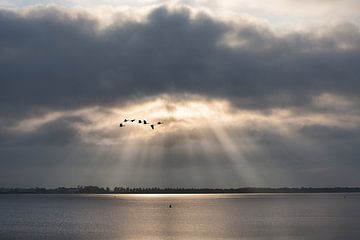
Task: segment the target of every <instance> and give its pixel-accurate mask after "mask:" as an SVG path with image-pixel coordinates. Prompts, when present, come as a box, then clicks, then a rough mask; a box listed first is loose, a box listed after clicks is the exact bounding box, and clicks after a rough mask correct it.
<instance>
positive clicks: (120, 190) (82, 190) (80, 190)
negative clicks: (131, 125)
mask: <svg viewBox="0 0 360 240" xmlns="http://www.w3.org/2000/svg"><path fill="white" fill-rule="evenodd" d="M356 192H360V187H326V188H312V187H300V188H289V187H282V188H267V187H264V188H261V187H243V188H224V189H220V188H156V187H154V188H124V187H115V188H114V189H110V188H108V187H106V188H103V187H97V186H78V187H73V188H65V187H58V188H53V189H48V188H0V194H131V193H137V194H168V193H174V194H181V193H189V194H190V193H191V194H201V193H356Z"/></svg>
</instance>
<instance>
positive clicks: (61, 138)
mask: <svg viewBox="0 0 360 240" xmlns="http://www.w3.org/2000/svg"><path fill="white" fill-rule="evenodd" d="M76 122H83V120H82V119H81V118H75V117H70V118H66V117H65V118H60V119H58V120H54V121H50V122H48V123H46V124H43V125H41V126H40V127H39V128H36V129H33V130H29V131H16V130H9V129H2V131H1V133H0V146H3V147H4V146H7V147H14V146H15V147H22V146H43V147H46V146H51V145H60V146H64V145H68V144H71V143H75V142H76V141H77V140H79V139H78V137H79V132H78V129H76V128H75V127H74V126H73V124H74V123H76Z"/></svg>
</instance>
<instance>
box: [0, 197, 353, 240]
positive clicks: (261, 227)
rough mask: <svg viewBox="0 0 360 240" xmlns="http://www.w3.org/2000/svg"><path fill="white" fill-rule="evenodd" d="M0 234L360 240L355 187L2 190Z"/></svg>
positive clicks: (32, 238) (37, 238) (3, 237)
mask: <svg viewBox="0 0 360 240" xmlns="http://www.w3.org/2000/svg"><path fill="white" fill-rule="evenodd" d="M170 204H171V205H172V208H169V205H170ZM0 239H1V240H7V239H16V240H22V239H30V240H42V239H52V240H53V239H54V240H57V239H62V240H63V239H64V240H67V239H76V240H82V239H84V240H85V239H86V240H92V239H99V240H100V239H101V240H106V239H136V240H142V239H254V240H255V239H256V240H263V239H276V240H279V239H286V240H288V239H316V240H319V239H320V240H321V239H324V240H325V239H326V240H329V239H346V240H352V239H354V240H355V239H356V240H358V239H360V194H348V193H346V194H196V195H192V194H177V195H176V194H164V195H157V194H149V195H136V194H134V195H132V194H124V195H116V194H115V195H112V194H109V195H92V194H90V195H30V194H29V195H26V194H23V195H15V194H9V195H0Z"/></svg>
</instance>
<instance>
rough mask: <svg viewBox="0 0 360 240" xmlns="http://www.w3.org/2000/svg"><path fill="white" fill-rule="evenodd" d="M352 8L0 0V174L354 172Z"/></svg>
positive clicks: (332, 181) (324, 175) (90, 177)
mask: <svg viewBox="0 0 360 240" xmlns="http://www.w3.org/2000/svg"><path fill="white" fill-rule="evenodd" d="M359 11H360V2H359V1H357V0H342V1H340V0H322V1H310V0H304V1H295V0H275V1H270V0H262V1H259V0H251V1H250V0H239V1H231V0H222V1H220V0H219V1H217V0H213V1H210V0H183V1H181V0H178V1H165V0H164V1H161V0H143V1H140V0H139V1H130V0H103V1H94V0H82V1H79V0H65V1H46V0H22V1H18V0H14V1H8V0H0V186H3V187H34V186H40V187H57V186H77V185H98V186H110V187H114V186H124V187H212V188H215V187H216V188H229V187H247V186H249V187H283V186H289V187H300V186H313V187H331V186H358V183H359V182H360V174H358V173H359V170H360V159H359V153H360V150H359V147H360V110H359V109H360V79H359V77H360V17H359V14H358V13H359ZM125 118H127V119H133V118H134V119H146V120H148V121H149V122H152V123H157V122H158V121H161V122H163V123H164V124H162V125H156V126H155V129H154V130H152V129H151V128H150V127H149V125H144V124H138V123H125V127H123V128H119V124H120V122H122V121H123V120H124V119H125Z"/></svg>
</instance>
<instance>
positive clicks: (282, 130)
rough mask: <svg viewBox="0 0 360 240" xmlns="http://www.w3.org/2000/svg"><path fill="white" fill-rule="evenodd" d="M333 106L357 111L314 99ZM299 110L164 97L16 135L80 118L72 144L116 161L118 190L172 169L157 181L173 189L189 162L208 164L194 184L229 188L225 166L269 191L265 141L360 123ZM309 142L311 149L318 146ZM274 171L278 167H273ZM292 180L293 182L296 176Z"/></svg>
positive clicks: (25, 128) (35, 120) (28, 126)
mask: <svg viewBox="0 0 360 240" xmlns="http://www.w3.org/2000/svg"><path fill="white" fill-rule="evenodd" d="M330 99H332V100H334V99H338V100H337V102H338V103H339V104H340V105H341V106H342V107H344V106H347V107H352V106H351V104H350V102H349V100H347V99H343V98H341V97H337V96H332V95H331V94H326V95H324V96H321V97H319V98H317V99H314V107H316V108H321V107H329V106H328V105H327V103H328V102H329V101H330ZM334 107H338V106H337V105H335V106H334ZM296 111H298V110H296V109H294V110H291V109H272V110H269V111H265V112H263V111H257V110H249V109H241V108H239V107H237V106H233V105H232V104H231V103H230V102H229V101H227V100H224V99H215V98H212V99H209V98H206V97H203V96H200V95H189V94H186V95H168V94H164V95H159V96H156V97H149V98H145V99H141V100H135V101H129V102H128V103H126V104H121V105H115V106H108V107H92V108H84V109H78V110H71V111H65V112H53V113H48V114H45V115H43V116H37V117H31V118H28V119H26V120H22V121H20V122H18V123H15V124H14V125H13V126H11V127H10V128H9V129H11V131H15V132H19V133H29V132H36V131H38V129H41V128H42V127H43V126H44V125H47V124H49V123H51V122H54V121H58V120H59V119H75V120H74V121H70V122H69V124H71V127H72V128H74V129H76V131H77V132H78V141H79V142H78V143H73V144H72V145H73V146H77V147H80V148H83V147H84V146H87V147H86V148H89V147H90V149H91V151H92V152H93V153H92V154H93V155H94V156H95V158H93V160H89V161H88V163H87V164H88V166H91V165H93V164H98V163H97V162H99V161H102V162H103V163H104V161H105V162H106V161H109V162H112V168H111V169H110V170H107V176H108V178H107V181H108V182H109V183H110V184H111V183H112V182H116V181H119V180H118V179H128V181H129V183H131V184H134V186H136V185H143V184H144V177H143V176H147V174H149V172H152V170H154V169H155V170H156V169H157V168H159V169H162V168H163V167H164V165H165V167H166V166H170V168H172V169H173V170H167V171H165V170H163V171H161V172H160V173H159V172H158V175H156V177H154V176H153V181H155V182H156V180H157V181H159V182H161V181H162V180H161V179H164V178H166V179H167V180H166V181H170V183H171V179H172V174H171V172H172V171H174V170H175V171H176V169H177V168H186V166H187V165H189V164H188V163H189V162H193V163H196V162H197V161H198V159H205V162H202V163H201V165H202V168H201V170H200V169H199V168H197V167H194V166H192V165H191V164H190V165H191V166H192V167H191V168H189V169H188V170H187V171H188V176H186V177H187V178H190V179H193V181H194V182H195V183H196V182H198V183H201V182H202V179H203V178H204V176H205V175H206V176H207V177H208V175H209V174H211V175H212V176H213V179H214V180H215V181H221V177H220V176H217V175H218V173H219V171H220V172H221V171H222V170H221V169H219V168H218V166H219V165H220V166H221V165H230V166H232V167H231V169H232V170H233V171H234V172H233V174H235V175H236V180H234V181H236V184H239V183H241V184H242V185H244V186H263V185H266V177H264V172H263V171H261V173H258V172H257V164H258V162H257V160H256V159H257V158H262V157H263V156H264V155H266V154H267V152H266V150H265V149H264V148H263V147H262V144H263V143H262V140H261V139H262V138H264V136H266V134H268V133H269V132H272V133H276V134H278V135H281V136H283V137H285V138H286V137H289V138H292V139H296V138H302V137H301V136H299V137H297V131H298V130H300V129H302V128H304V127H306V126H312V125H316V124H320V125H323V126H341V125H343V124H344V122H346V123H347V125H348V127H350V128H351V126H357V125H359V124H360V119H359V117H358V116H357V115H356V114H355V115H354V116H351V115H332V114H327V113H326V112H322V113H320V112H314V113H308V114H303V115H299V114H297V113H296ZM125 118H128V119H129V118H130V119H131V118H135V119H146V120H148V121H149V122H155V123H156V122H157V121H161V122H163V123H164V124H163V125H156V126H155V130H152V129H151V128H150V127H149V125H144V124H139V123H137V122H135V123H130V124H129V123H126V126H125V127H124V128H119V123H120V122H122V121H123V120H124V119H125ZM259 140H261V141H260V142H259ZM302 142H303V141H302ZM304 142H306V141H304ZM308 143H309V144H310V145H311V141H308ZM310 145H309V146H308V147H310ZM75 148H76V147H75ZM72 151H73V152H75V153H76V152H77V151H78V150H76V149H74V147H73V150H72ZM69 154H73V153H69ZM171 166H173V167H175V168H173V167H171ZM176 166H177V167H176ZM268 167H269V168H271V167H273V168H276V167H277V166H276V164H275V163H273V164H270V165H269V166H268ZM84 169H85V170H84V171H86V172H87V174H88V175H89V176H91V175H92V172H91V171H93V170H90V169H88V170H86V169H87V167H84ZM123 169H127V170H126V171H125V170H123ZM119 172H121V177H120V176H119ZM284 176H286V174H283V176H282V177H284ZM184 177H185V176H184ZM279 177H280V176H279ZM174 178H175V177H174ZM285 178H286V181H288V182H291V177H290V176H286V177H285ZM216 179H218V180H216ZM177 181H178V180H176V179H174V180H173V182H177ZM234 184H235V183H234ZM149 185H150V186H151V183H149ZM153 185H156V184H155V183H154V184H153Z"/></svg>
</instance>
